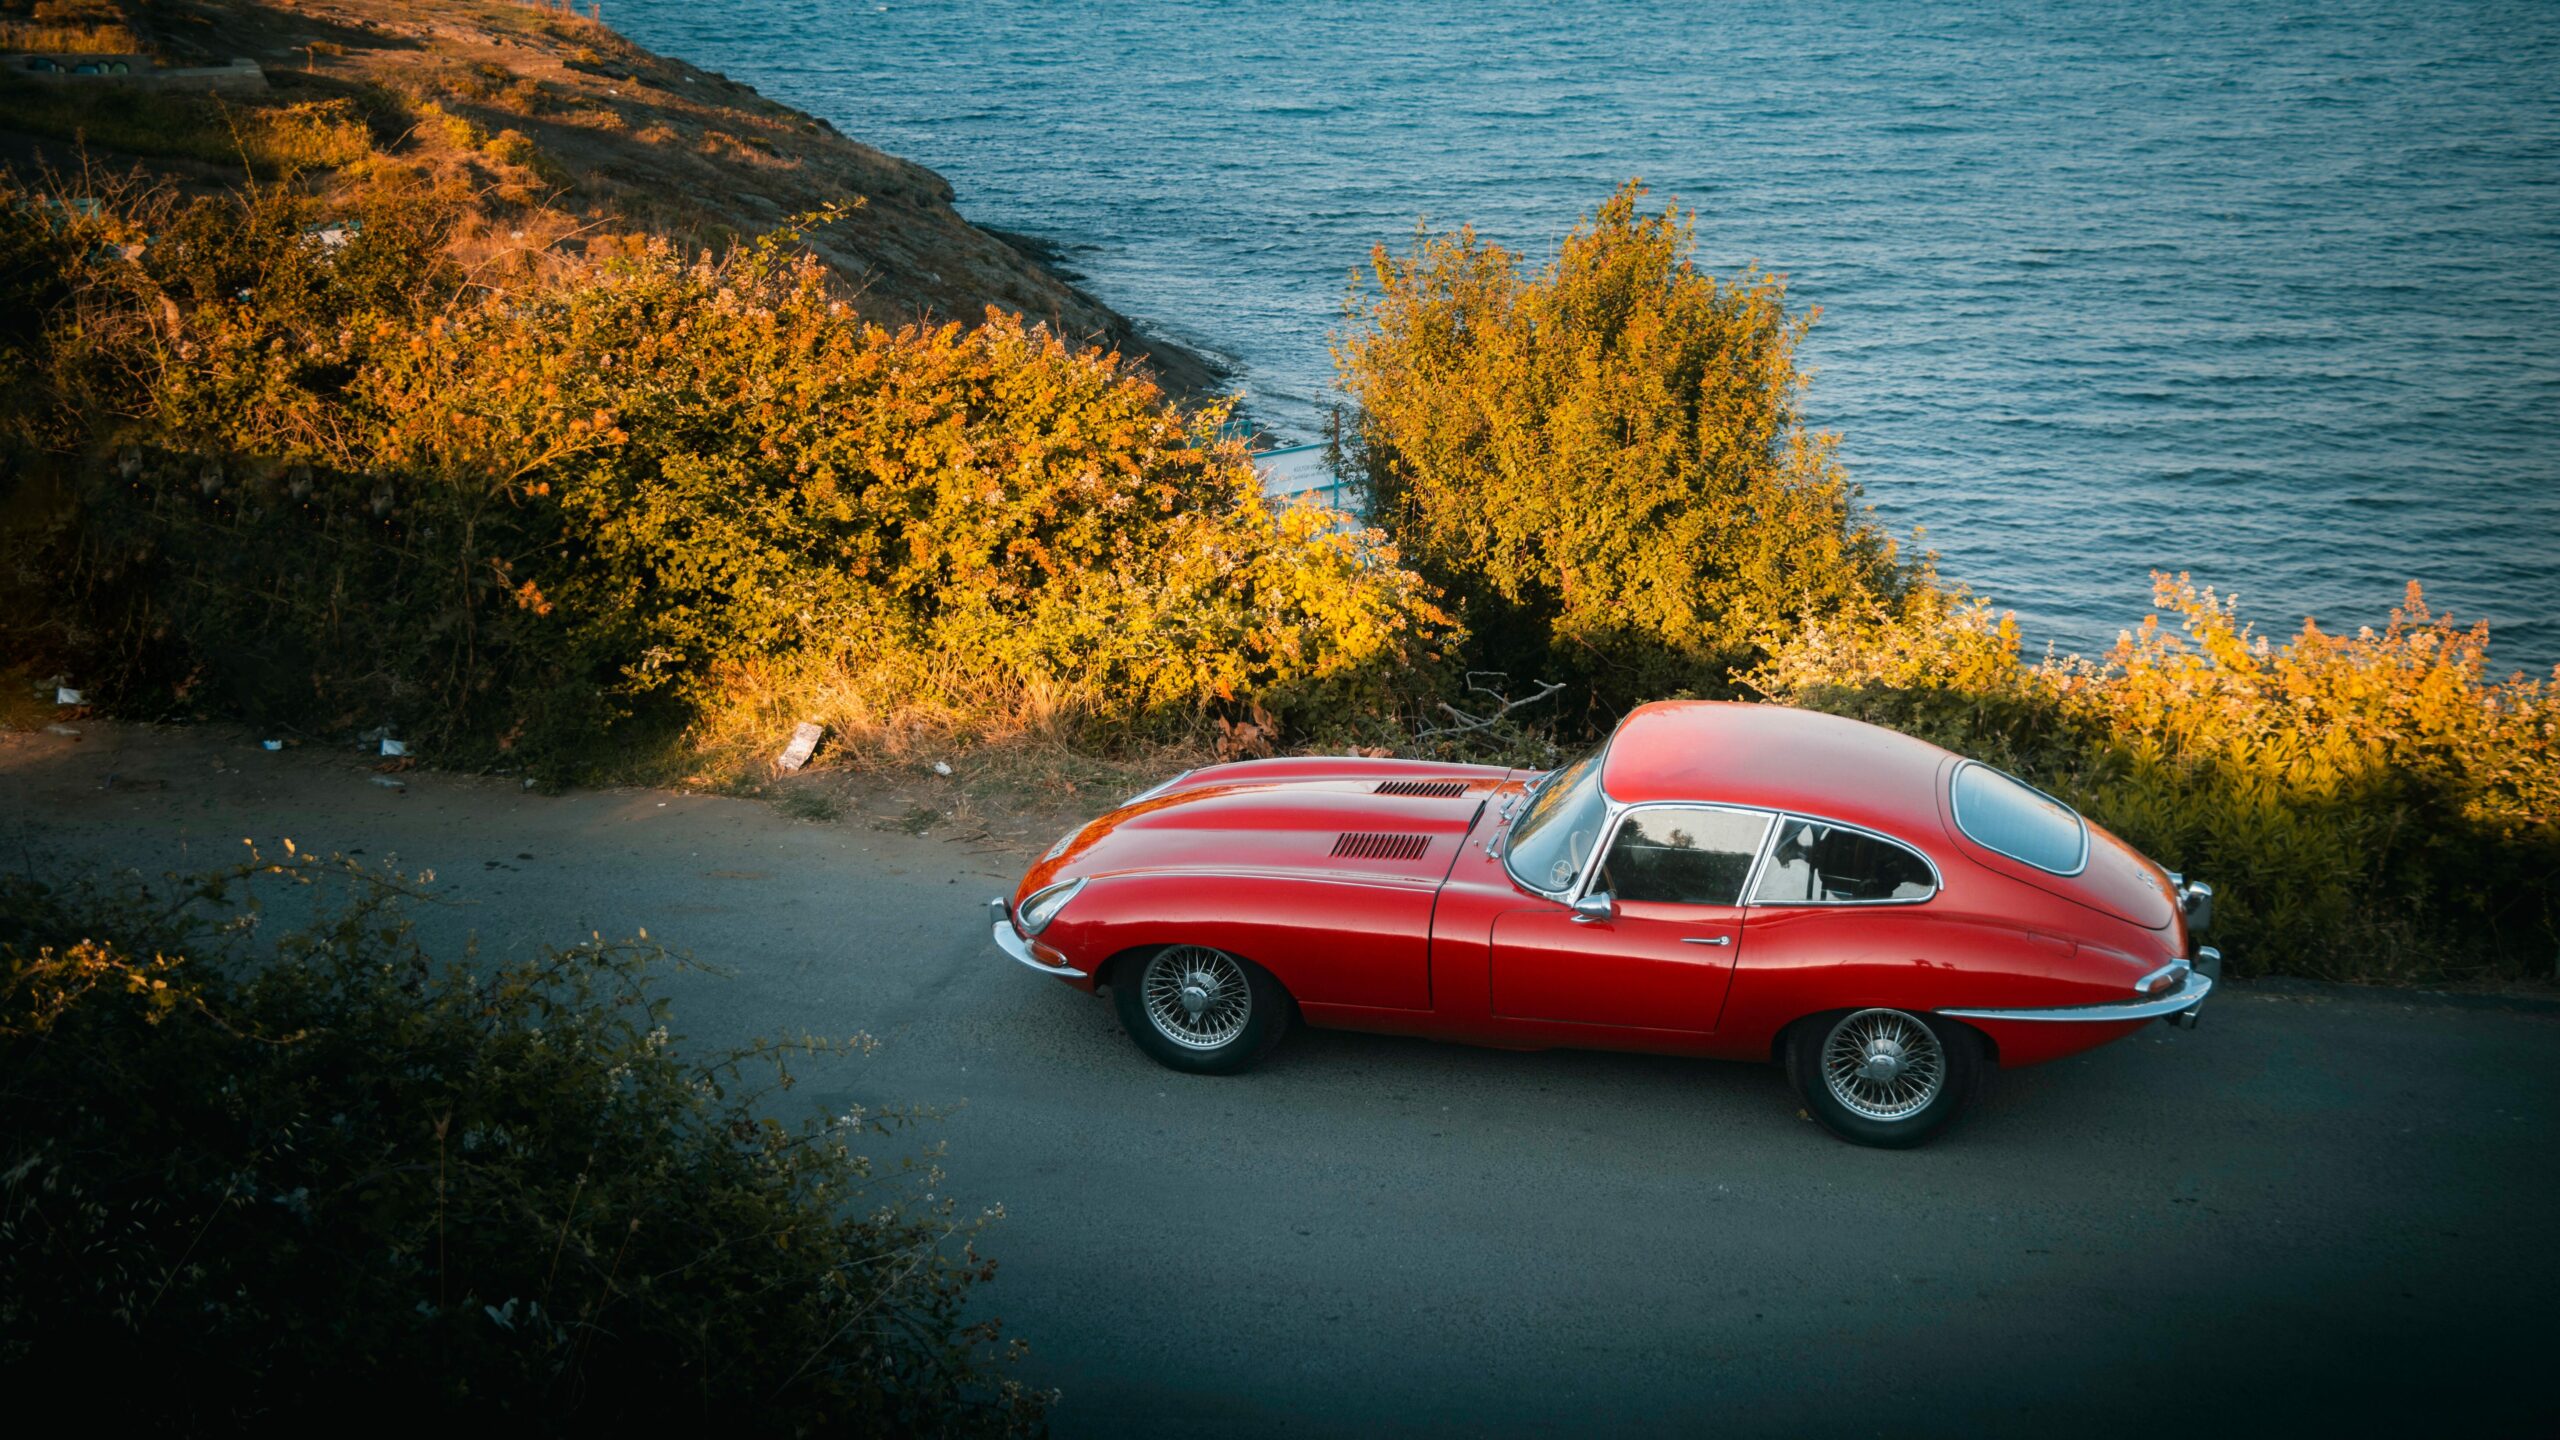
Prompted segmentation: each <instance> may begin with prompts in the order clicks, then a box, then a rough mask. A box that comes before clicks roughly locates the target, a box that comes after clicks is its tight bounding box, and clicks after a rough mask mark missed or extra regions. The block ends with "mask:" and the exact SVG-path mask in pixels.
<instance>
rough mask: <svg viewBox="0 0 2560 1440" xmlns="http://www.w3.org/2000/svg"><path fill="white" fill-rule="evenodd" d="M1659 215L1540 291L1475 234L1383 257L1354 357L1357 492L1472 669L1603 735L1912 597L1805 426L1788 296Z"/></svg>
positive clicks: (1607, 215) (1568, 262) (1797, 330)
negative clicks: (1655, 706)
mask: <svg viewBox="0 0 2560 1440" xmlns="http://www.w3.org/2000/svg"><path fill="white" fill-rule="evenodd" d="M1643 196H1644V191H1643V189H1642V188H1641V187H1640V186H1638V185H1635V184H1632V183H1631V184H1629V185H1628V186H1626V187H1625V188H1623V189H1621V190H1620V191H1619V192H1618V193H1617V195H1615V196H1614V197H1612V198H1611V199H1610V200H1609V202H1608V203H1607V204H1605V205H1603V206H1602V207H1601V208H1600V210H1599V213H1598V214H1597V215H1595V216H1592V217H1590V218H1588V219H1586V220H1585V221H1584V222H1583V224H1582V225H1581V226H1579V227H1578V228H1576V229H1575V230H1574V231H1573V233H1572V234H1571V235H1569V236H1567V237H1566V238H1565V241H1564V244H1563V247H1562V249H1561V251H1560V252H1559V253H1558V255H1557V257H1556V259H1555V260H1554V261H1553V262H1552V263H1550V264H1548V265H1547V266H1545V267H1544V268H1543V269H1541V270H1539V271H1538V272H1537V273H1536V274H1534V275H1533V274H1529V273H1526V272H1525V271H1524V269H1523V265H1522V262H1521V260H1520V258H1519V257H1517V256H1515V255H1513V254H1512V253H1510V252H1509V251H1506V250H1504V249H1503V248H1502V247H1500V246H1498V245H1495V244H1492V243H1490V242H1487V241H1483V240H1480V239H1478V238H1477V237H1476V235H1475V234H1474V232H1473V231H1471V230H1461V231H1459V232H1457V233H1456V234H1453V235H1442V236H1436V237H1435V236H1421V237H1418V238H1417V241H1416V244H1415V248H1414V250H1413V251H1412V253H1410V254H1408V255H1404V256H1391V255H1389V254H1388V253H1387V251H1386V250H1385V249H1384V248H1383V247H1382V248H1380V249H1379V250H1378V251H1377V252H1376V254H1375V256H1374V257H1373V264H1372V269H1373V272H1374V273H1373V284H1374V287H1375V288H1374V293H1364V292H1363V291H1361V290H1359V289H1357V288H1355V290H1354V294H1353V308H1354V318H1355V322H1356V326H1357V328H1356V329H1355V332H1354V333H1353V334H1351V335H1350V336H1349V337H1348V338H1347V339H1345V340H1344V341H1343V342H1342V344H1341V346H1340V348H1339V350H1338V352H1337V363H1338V365H1339V367H1340V370H1341V374H1342V383H1343V385H1344V388H1345V389H1346V390H1347V391H1348V392H1349V394H1350V396H1351V398H1352V400H1353V401H1354V402H1355V404H1356V407H1357V410H1356V414H1355V416H1354V417H1353V418H1354V420H1355V422H1356V423H1355V425H1354V427H1353V429H1354V431H1355V437H1354V438H1355V441H1356V443H1355V444H1354V445H1353V447H1352V452H1353V464H1354V467H1355V468H1356V470H1357V471H1358V473H1359V475H1360V477H1361V478H1362V479H1364V480H1365V481H1366V484H1367V487H1368V490H1369V493H1370V496H1371V501H1372V504H1373V506H1374V507H1375V508H1374V513H1375V514H1376V515H1377V517H1378V519H1379V521H1380V523H1381V524H1382V525H1383V526H1384V527H1385V528H1386V530H1387V531H1388V533H1389V534H1391V535H1392V536H1393V537H1394V538H1395V539H1396V541H1397V544H1398V546H1399V547H1400V549H1401V551H1402V553H1403V554H1404V555H1405V556H1406V557H1407V558H1408V559H1409V560H1410V561H1411V562H1412V563H1413V564H1414V565H1415V567H1416V568H1417V569H1418V570H1419V571H1420V572H1421V573H1422V574H1423V575H1424V576H1426V577H1427V578H1428V579H1430V580H1431V581H1432V582H1433V583H1434V584H1436V585H1439V586H1441V587H1443V588H1444V589H1445V590H1446V591H1447V592H1448V593H1449V594H1450V595H1451V596H1452V597H1453V598H1455V599H1456V600H1457V601H1458V602H1459V604H1460V608H1461V612H1462V618H1463V619H1464V620H1465V622H1466V623H1467V625H1468V626H1469V628H1470V630H1471V631H1472V632H1473V633H1474V635H1475V637H1476V645H1475V647H1474V649H1473V650H1472V652H1471V661H1472V663H1473V664H1474V665H1476V666H1477V667H1479V668H1483V669H1488V670H1500V671H1506V672H1508V673H1509V674H1510V675H1511V676H1512V677H1513V678H1514V679H1515V681H1525V680H1529V679H1533V678H1535V679H1553V680H1570V681H1579V682H1582V683H1583V684H1586V685H1588V686H1589V687H1591V690H1592V692H1593V699H1594V701H1595V702H1596V709H1597V711H1598V714H1597V716H1596V721H1597V723H1599V724H1602V725H1605V724H1606V723H1607V721H1608V720H1609V719H1610V718H1612V717H1613V716H1614V715H1615V714H1616V713H1618V712H1619V711H1620V710H1622V709H1624V708H1626V707H1627V706H1628V705H1631V704H1633V703H1635V702H1637V701H1639V700H1641V699H1645V698H1649V697H1652V696H1656V695H1660V694H1663V693H1667V692H1670V691H1674V690H1680V689H1698V690H1720V689H1721V688H1722V687H1724V686H1726V685H1727V684H1728V682H1729V679H1730V676H1731V674H1732V672H1733V671H1734V669H1735V667H1736V666H1738V665H1742V664H1746V663H1748V662H1749V661H1750V660H1752V659H1753V658H1755V657H1756V654H1757V651H1756V643H1757V639H1758V637H1759V636H1760V635H1761V634H1762V633H1763V632H1764V631H1765V630H1766V629H1768V628H1769V627H1770V626H1771V625H1772V624H1774V623H1777V622H1781V621H1784V620H1787V619H1790V618H1792V617H1794V616H1796V615H1799V614H1802V613H1805V612H1807V611H1811V612H1813V613H1817V614H1829V613H1833V612H1836V611H1838V610H1840V609H1841V608H1842V607H1844V606H1852V605H1857V604H1862V603H1865V602H1868V601H1871V600H1879V601H1883V602H1887V603H1890V602H1892V601H1894V600H1896V599H1897V598H1898V597H1899V596H1900V595H1901V594H1902V593H1903V592H1904V590H1905V589H1906V588H1907V587H1908V586H1909V585H1910V584H1911V583H1912V577H1911V576H1909V575H1908V574H1906V572H1905V570H1904V568H1903V567H1902V566H1900V565H1898V564H1897V563H1896V561H1895V558H1894V547H1893V545H1892V543H1891V542H1890V541H1889V540H1887V539H1886V538H1885V536H1884V535H1883V534H1882V532H1880V531H1879V530H1878V529H1877V528H1876V527H1875V526H1874V525H1873V524H1872V523H1870V522H1869V521H1868V519H1867V518H1866V513H1865V511H1864V509H1863V508H1862V507H1861V506H1860V505H1859V503H1858V501H1857V496H1856V492H1855V490H1854V489H1853V488H1852V487H1851V486H1850V485H1849V484H1848V483H1847V482H1846V480H1845V479H1844V478H1843V477H1842V475H1841V473H1840V469H1839V466H1838V465H1837V464H1836V463H1835V462H1834V460H1833V458H1832V452H1831V445H1830V442H1829V440H1828V439H1827V438H1825V437H1820V436H1814V435H1809V434H1807V433H1806V431H1805V429H1804V426H1803V424H1802V421H1801V419H1800V418H1799V415H1798V412H1797V393H1798V391H1799V390H1800V388H1801V386H1802V377H1801V375H1800V374H1799V372H1798V370H1797V369H1796V364H1795V346H1796V341H1797V339H1798V337H1799V336H1801V335H1802V333H1803V331H1804V328H1805V325H1806V324H1807V323H1809V322H1808V320H1807V319H1800V318H1793V317H1790V316H1789V315H1788V314H1787V311H1786V305H1785V298H1786V297H1785V289H1784V286H1783V285H1782V284H1781V282H1779V281H1778V280H1776V279H1774V278H1771V277H1768V276H1764V275H1761V274H1759V273H1758V272H1756V271H1754V272H1750V273H1747V274H1745V275H1743V276H1741V277H1739V278H1737V279H1734V280H1729V281H1727V280H1719V279H1717V278H1716V277H1714V276H1711V275H1707V274H1704V273H1701V272H1700V271H1698V270H1697V269H1696V268H1695V267H1694V266H1693V265H1692V263H1691V260H1690V254H1691V250H1692V248H1693V246H1692V239H1693V226H1694V221H1693V219H1692V218H1691V217H1688V216H1684V215H1682V214H1680V213H1679V212H1678V211H1676V210H1666V211H1664V212H1663V213H1660V214H1645V213H1643V212H1642V211H1641V210H1640V209H1639V203H1640V202H1641V200H1642V199H1643ZM1523 688H1524V689H1525V687H1523Z"/></svg>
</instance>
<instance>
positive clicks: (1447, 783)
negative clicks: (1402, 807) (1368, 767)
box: [1375, 780, 1467, 795]
mask: <svg viewBox="0 0 2560 1440" xmlns="http://www.w3.org/2000/svg"><path fill="white" fill-rule="evenodd" d="M1375 793H1377V794H1380V795H1464V794H1466V793H1467V782H1466V781H1464V780H1381V781H1379V782H1378V788H1377V790H1376V792H1375Z"/></svg>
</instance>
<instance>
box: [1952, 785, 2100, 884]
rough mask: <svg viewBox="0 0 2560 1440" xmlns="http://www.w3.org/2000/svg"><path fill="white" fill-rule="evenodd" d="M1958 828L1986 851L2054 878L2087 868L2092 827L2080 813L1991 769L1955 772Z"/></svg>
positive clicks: (2030, 786)
mask: <svg viewBox="0 0 2560 1440" xmlns="http://www.w3.org/2000/svg"><path fill="white" fill-rule="evenodd" d="M1955 808H1956V828H1957V829H1959V830H1962V831H1963V832H1964V833H1965V836H1966V838H1967V839H1970V840H1971V841H1973V843H1974V844H1976V845H1979V846H1981V847H1982V848H1983V849H1985V850H1994V851H1997V852H1999V853H2000V854H2003V855H2006V856H2008V857H2009V858H2010V859H2012V860H2016V861H2020V862H2022V863H2024V864H2028V865H2033V866H2034V867H2036V868H2037V869H2039V870H2045V871H2050V872H2051V873H2053V874H2056V875H2077V874H2079V873H2080V868H2081V867H2082V866H2084V865H2086V864H2088V863H2089V827H2088V826H2087V825H2085V824H2083V823H2081V820H2080V815H2079V812H2077V811H2075V810H2073V809H2072V808H2071V807H2070V806H2068V805H2065V804H2063V803H2062V802H2061V801H2059V800H2056V799H2054V798H2053V797H2052V796H2050V795H2047V794H2046V793H2044V792H2043V791H2041V790H2038V789H2036V788H2035V787H2034V786H2032V785H2029V784H2027V783H2026V782H2025V781H2023V780H2018V779H2014V778H2012V777H2010V776H2007V775H2003V774H2001V773H2000V772H1999V771H1997V770H1994V769H1992V768H1991V767H1990V766H1988V765H1982V764H1972V765H1967V766H1965V767H1964V768H1962V769H1960V770H1958V771H1956V779H1955Z"/></svg>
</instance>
